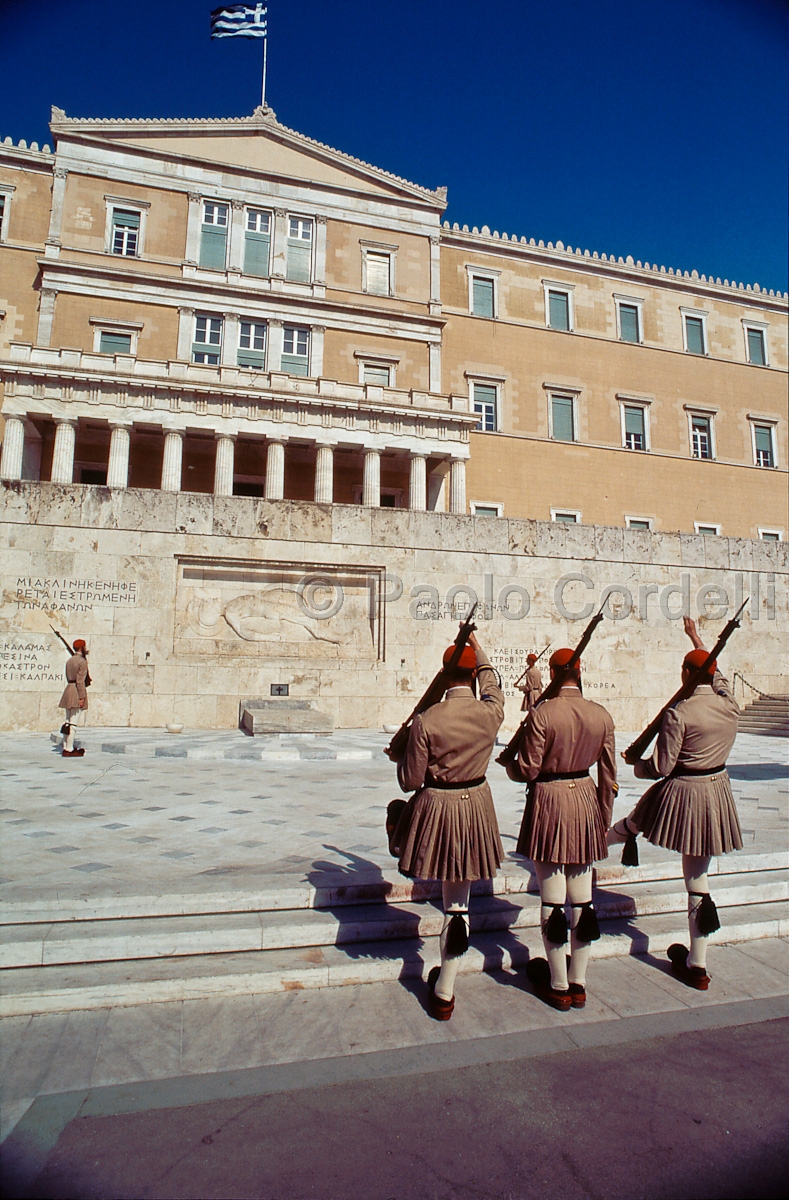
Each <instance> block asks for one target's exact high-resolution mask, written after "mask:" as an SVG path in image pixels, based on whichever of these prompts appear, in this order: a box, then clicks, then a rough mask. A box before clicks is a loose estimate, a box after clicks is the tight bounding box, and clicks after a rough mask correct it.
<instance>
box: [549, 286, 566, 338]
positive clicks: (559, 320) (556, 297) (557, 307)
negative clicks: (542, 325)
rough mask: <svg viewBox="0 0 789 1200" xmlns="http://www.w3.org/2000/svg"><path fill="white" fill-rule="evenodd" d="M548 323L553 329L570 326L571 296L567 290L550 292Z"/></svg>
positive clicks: (564, 328)
mask: <svg viewBox="0 0 789 1200" xmlns="http://www.w3.org/2000/svg"><path fill="white" fill-rule="evenodd" d="M548 324H549V326H550V328H551V329H563V330H565V331H568V330H569V328H570V296H569V294H568V293H567V292H554V291H549V292H548Z"/></svg>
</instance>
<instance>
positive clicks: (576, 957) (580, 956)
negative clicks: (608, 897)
mask: <svg viewBox="0 0 789 1200" xmlns="http://www.w3.org/2000/svg"><path fill="white" fill-rule="evenodd" d="M566 872H567V897H568V899H569V901H570V928H571V934H570V970H569V972H568V975H567V978H568V980H569V982H570V983H578V984H580V985H581V986H582V987H583V986H584V985H585V984H586V967H587V964H588V962H589V956H590V955H591V953H592V943H591V942H582V941H581V940H580V938H579V937H578V935H577V934H576V932H575V930H576V927H577V925H578V922H579V921H580V919H581V912H582V909H583V905H584V904H590V903H591V900H592V868H591V866H572V867H567V868H566Z"/></svg>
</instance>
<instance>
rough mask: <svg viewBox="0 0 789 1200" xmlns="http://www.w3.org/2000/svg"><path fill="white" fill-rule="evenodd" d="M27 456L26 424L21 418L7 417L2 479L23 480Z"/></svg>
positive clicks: (1, 466)
mask: <svg viewBox="0 0 789 1200" xmlns="http://www.w3.org/2000/svg"><path fill="white" fill-rule="evenodd" d="M24 454H25V422H24V421H23V420H22V418H21V417H6V419H5V432H4V434H3V460H2V462H0V479H21V478H22V460H23V458H24Z"/></svg>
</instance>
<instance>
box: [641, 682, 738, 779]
mask: <svg viewBox="0 0 789 1200" xmlns="http://www.w3.org/2000/svg"><path fill="white" fill-rule="evenodd" d="M739 715H740V709H739V705H738V704H737V702H736V700H735V699H734V696H733V695H732V693H731V689H730V687H729V681H728V680H727V679H725V678H724V676H723V675H721V673H720V671H716V672H715V676H714V678H713V681H712V683H711V684H709V683H705V684H702V685H701V686H700V687H697V688H696V690H695V692H694V693H693V695H692V696H688V698H687V700H681V701H680V702H679V704H677V705H676V706H675V707H674V708H670V709H669V710H668V712H666V713H664V714H663V720H662V721H661V722H660V732H659V733H658V740H657V745H656V747H655V751H654V754H653V755H652V757H651V758H648V759H647V760H646V761H645V763H644V765H645V767H646V774H647V775H648V776H649V778H651V779H660V778H661V777H665V776H666V775H670V774H671V772H672V771H674V770H675V769H676V771H677V773H678V774H680V775H681V774H682V768H683V767H687V768H688V769H689V770H692V771H705V770H706V771H708V770H711V769H712V768H713V767H722V766H723V765H724V764H725V762H726V759H727V758H728V756H729V754H730V752H731V748H732V746H733V745H734V739H735V737H736V736H737V720H738V717H739Z"/></svg>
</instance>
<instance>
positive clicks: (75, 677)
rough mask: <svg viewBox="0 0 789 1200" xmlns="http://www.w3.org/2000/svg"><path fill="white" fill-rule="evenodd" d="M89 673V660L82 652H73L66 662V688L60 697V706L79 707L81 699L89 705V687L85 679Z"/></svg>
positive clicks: (86, 705) (85, 706)
mask: <svg viewBox="0 0 789 1200" xmlns="http://www.w3.org/2000/svg"><path fill="white" fill-rule="evenodd" d="M87 674H88V660H87V659H86V658H83V656H82V655H81V654H72V656H71V658H70V659H69V660H68V662H67V663H66V680H67V682H66V690H65V691H64V693H63V695H62V696H61V697H60V703H59V704H58V708H79V702H80V700H84V701H85V705H84V708H87V707H88V703H87V701H88V689H87V688H86V686H85V679H86V678H87Z"/></svg>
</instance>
